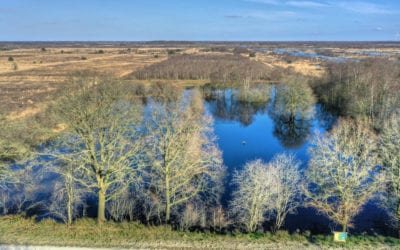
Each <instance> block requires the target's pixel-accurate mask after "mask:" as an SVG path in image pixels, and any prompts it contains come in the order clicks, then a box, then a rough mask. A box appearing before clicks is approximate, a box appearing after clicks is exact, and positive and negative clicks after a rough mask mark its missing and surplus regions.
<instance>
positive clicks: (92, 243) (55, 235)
mask: <svg viewBox="0 0 400 250" xmlns="http://www.w3.org/2000/svg"><path fill="white" fill-rule="evenodd" d="M0 232H1V234H0V244H14V245H46V246H81V247H119V248H168V249H176V248H179V249H182V248H202V249H210V248H214V249H232V248H235V249H277V248H279V249H302V248H307V249H321V248H322V249H328V248H342V247H343V246H345V247H346V248H351V249H360V248H361V249H389V248H400V240H399V239H395V238H390V237H381V236H376V237H372V236H350V238H349V240H348V242H347V243H346V244H345V245H342V244H336V243H333V242H332V237H331V236H310V235H305V234H288V233H287V232H285V231H281V232H278V233H277V234H276V235H271V234H268V233H267V234H235V235H234V234H228V235H219V234H212V233H191V232H180V231H174V230H171V229H170V228H169V227H167V226H164V227H151V226H145V225H143V224H141V223H138V222H129V223H128V222H122V223H114V222H108V223H105V224H103V225H102V226H99V225H98V224H96V222H95V221H94V220H92V219H81V220H78V221H76V222H75V223H74V224H73V225H71V226H70V227H67V226H66V225H63V224H60V223H56V222H54V221H52V220H45V221H42V222H35V220H34V219H25V218H23V217H20V216H5V217H1V218H0Z"/></svg>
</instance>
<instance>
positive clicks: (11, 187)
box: [0, 114, 47, 213]
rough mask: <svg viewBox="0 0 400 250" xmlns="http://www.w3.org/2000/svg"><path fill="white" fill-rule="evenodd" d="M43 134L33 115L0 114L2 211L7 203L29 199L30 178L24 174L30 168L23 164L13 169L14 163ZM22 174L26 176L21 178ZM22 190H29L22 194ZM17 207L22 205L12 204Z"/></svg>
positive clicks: (27, 153) (28, 154)
mask: <svg viewBox="0 0 400 250" xmlns="http://www.w3.org/2000/svg"><path fill="white" fill-rule="evenodd" d="M45 138H47V137H46V130H45V129H42V128H41V127H40V126H39V125H38V123H37V122H36V120H35V119H34V118H28V119H19V120H10V119H8V118H7V117H6V116H5V114H0V194H1V197H0V204H2V207H3V213H6V212H7V209H8V208H7V206H8V205H7V204H8V203H10V204H11V203H12V204H14V205H15V204H27V203H28V200H29V202H31V197H32V196H31V194H32V195H33V193H34V192H33V191H32V190H33V187H32V186H31V185H30V184H31V183H32V181H33V179H32V178H29V180H28V177H29V175H28V174H25V173H27V172H29V171H30V170H31V168H30V167H28V166H26V167H24V168H22V169H15V168H14V169H13V168H12V167H11V165H12V164H13V163H16V162H21V163H23V162H24V161H26V160H27V159H29V158H30V157H31V156H32V155H33V154H32V152H33V151H34V147H35V146H36V145H39V144H40V143H41V142H42V141H43V140H44V139H45ZM25 177H26V178H25ZM23 190H26V191H27V192H29V194H24V192H23ZM16 207H17V210H20V208H22V207H23V205H21V206H19V205H16Z"/></svg>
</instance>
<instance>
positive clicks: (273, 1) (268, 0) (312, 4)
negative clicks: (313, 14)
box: [246, 0, 328, 8]
mask: <svg viewBox="0 0 400 250" xmlns="http://www.w3.org/2000/svg"><path fill="white" fill-rule="evenodd" d="M246 1H247V2H253V3H262V4H268V5H281V6H293V7H300V8H316V7H326V6H328V4H326V3H321V2H316V1H277V0H246Z"/></svg>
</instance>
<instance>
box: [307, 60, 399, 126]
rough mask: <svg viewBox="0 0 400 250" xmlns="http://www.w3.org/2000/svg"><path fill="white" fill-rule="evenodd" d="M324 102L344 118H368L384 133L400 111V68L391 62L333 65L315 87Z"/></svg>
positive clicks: (333, 63) (328, 67) (337, 63)
mask: <svg viewBox="0 0 400 250" xmlns="http://www.w3.org/2000/svg"><path fill="white" fill-rule="evenodd" d="M313 88H314V91H315V93H316V95H317V96H318V97H319V99H320V101H321V102H322V103H323V104H324V105H325V106H326V107H328V108H329V110H330V111H333V112H335V113H336V114H338V115H341V116H349V117H353V118H367V119H368V120H369V121H370V122H371V123H372V124H373V126H374V127H375V128H376V129H381V128H382V127H383V124H384V122H385V121H387V120H388V119H389V118H390V117H391V116H392V115H393V114H394V113H395V112H396V111H398V110H399V108H400V99H399V98H398V92H399V90H400V67H399V64H398V62H395V61H391V60H387V59H379V58H376V59H368V60H363V61H346V62H330V63H328V64H327V65H326V75H325V76H324V77H323V78H322V79H318V80H317V81H316V82H315V83H314V84H313Z"/></svg>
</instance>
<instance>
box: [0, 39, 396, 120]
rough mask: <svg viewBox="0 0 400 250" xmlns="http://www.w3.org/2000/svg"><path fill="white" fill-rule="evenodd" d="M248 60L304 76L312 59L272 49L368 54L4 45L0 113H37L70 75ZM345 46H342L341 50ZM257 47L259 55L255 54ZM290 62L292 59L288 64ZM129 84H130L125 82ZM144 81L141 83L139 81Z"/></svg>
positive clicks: (392, 48)
mask: <svg viewBox="0 0 400 250" xmlns="http://www.w3.org/2000/svg"><path fill="white" fill-rule="evenodd" d="M243 46H247V47H248V48H249V49H245V50H244V51H239V53H241V54H242V55H243V56H245V57H248V56H249V52H251V51H257V53H255V56H254V57H251V58H250V59H252V60H257V61H260V62H262V63H264V64H265V65H267V66H270V67H272V68H274V67H280V68H283V69H290V70H292V71H294V72H296V73H300V74H304V75H307V76H321V75H322V74H323V72H324V69H323V67H321V66H320V62H319V61H318V59H315V58H306V57H295V58H293V57H292V58H290V59H287V58H285V56H284V55H278V54H274V53H271V51H273V50H274V49H276V48H297V49H299V50H302V51H305V52H315V48H319V47H321V46H323V47H324V49H323V51H325V52H326V51H329V53H333V54H334V55H335V56H342V57H350V58H365V57H366V56H365V55H364V54H362V53H361V52H362V51H370V49H368V47H365V46H366V45H365V44H351V43H350V44H347V45H345V44H325V43H323V44H311V45H310V44H301V43H288V44H285V43H281V44H276V43H267V44H263V43H248V44H246V43H244V44H241V43H144V44H140V43H132V44H130V43H127V44H125V43H123V44H120V43H107V44H102V43H20V44H18V43H15V44H14V43H3V44H0V49H1V50H0V100H1V101H0V110H2V111H3V112H5V113H7V114H8V115H9V117H10V118H13V119H15V118H22V117H25V116H29V115H33V114H36V113H38V112H39V111H40V110H42V109H43V107H45V105H46V103H48V101H49V100H51V99H52V95H53V94H54V93H55V92H56V90H58V89H59V88H60V86H63V85H64V84H65V83H67V81H66V79H67V78H68V76H69V75H71V74H73V73H75V72H77V71H90V72H96V73H100V74H103V75H108V76H112V77H115V78H120V79H125V78H124V77H126V76H129V75H131V74H132V73H134V72H135V71H136V70H138V69H140V68H143V67H145V66H148V65H151V64H153V63H156V62H161V61H163V60H166V59H167V58H168V56H169V55H168V54H172V53H174V54H197V55H211V54H212V55H221V54H232V53H233V52H232V51H234V48H237V47H243ZM345 46H347V47H345ZM398 46H399V45H398V44H374V51H375V52H380V53H385V54H389V55H398V53H399V52H400V49H399V48H398ZM260 48H262V49H263V52H258V51H259V50H260ZM293 59H294V60H293ZM129 81H134V80H132V79H129ZM141 82H146V81H141ZM179 82H180V83H182V84H189V85H190V84H199V83H200V84H201V83H204V82H205V81H193V80H192V81H179Z"/></svg>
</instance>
